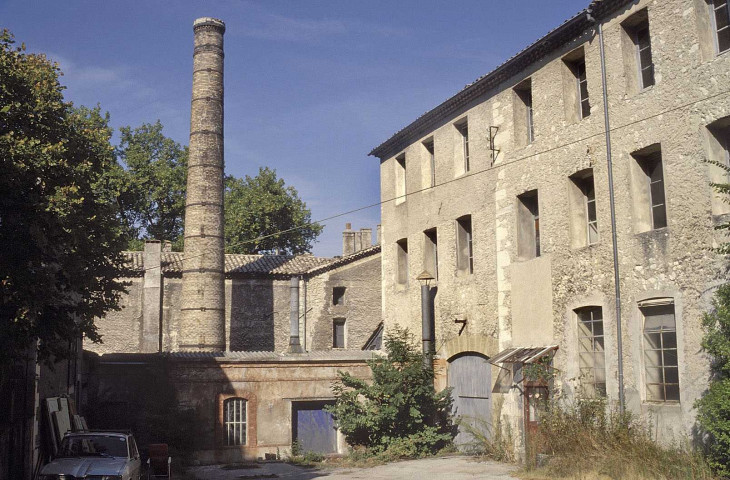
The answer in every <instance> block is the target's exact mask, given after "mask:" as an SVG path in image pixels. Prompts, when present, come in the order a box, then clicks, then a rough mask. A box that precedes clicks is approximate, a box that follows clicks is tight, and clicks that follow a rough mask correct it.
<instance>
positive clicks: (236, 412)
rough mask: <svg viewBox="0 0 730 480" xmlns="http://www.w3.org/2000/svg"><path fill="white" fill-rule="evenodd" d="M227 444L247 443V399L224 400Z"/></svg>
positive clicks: (224, 424) (224, 423)
mask: <svg viewBox="0 0 730 480" xmlns="http://www.w3.org/2000/svg"><path fill="white" fill-rule="evenodd" d="M223 427H224V429H225V432H226V445H246V400H245V399H243V398H229V399H227V400H225V401H224V402H223Z"/></svg>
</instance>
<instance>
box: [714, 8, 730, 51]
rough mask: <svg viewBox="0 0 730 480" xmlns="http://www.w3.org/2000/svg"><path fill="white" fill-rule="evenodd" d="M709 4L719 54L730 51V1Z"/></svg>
mask: <svg viewBox="0 0 730 480" xmlns="http://www.w3.org/2000/svg"><path fill="white" fill-rule="evenodd" d="M709 3H710V8H711V13H712V15H711V17H712V27H713V30H714V31H715V41H716V48H717V52H718V53H723V52H725V51H727V50H729V49H730V9H729V7H728V0H711V1H710V2H709Z"/></svg>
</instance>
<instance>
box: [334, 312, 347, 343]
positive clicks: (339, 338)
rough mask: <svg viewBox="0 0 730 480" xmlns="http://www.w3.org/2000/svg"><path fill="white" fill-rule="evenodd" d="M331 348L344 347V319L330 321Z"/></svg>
mask: <svg viewBox="0 0 730 480" xmlns="http://www.w3.org/2000/svg"><path fill="white" fill-rule="evenodd" d="M332 348H345V319H344V318H335V319H334V320H333V321H332Z"/></svg>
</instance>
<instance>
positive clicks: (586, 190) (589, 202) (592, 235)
mask: <svg viewBox="0 0 730 480" xmlns="http://www.w3.org/2000/svg"><path fill="white" fill-rule="evenodd" d="M581 191H582V192H583V196H584V198H585V202H586V224H587V227H588V233H587V235H588V236H587V237H586V238H587V239H588V245H593V244H594V243H597V242H598V217H597V215H596V189H595V187H594V184H593V176H592V175H591V176H590V177H586V178H584V179H583V181H582V182H581Z"/></svg>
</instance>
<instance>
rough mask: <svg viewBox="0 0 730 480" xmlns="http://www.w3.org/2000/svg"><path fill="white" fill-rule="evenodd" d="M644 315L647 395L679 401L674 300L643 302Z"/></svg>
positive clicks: (652, 399) (652, 398)
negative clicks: (672, 301)
mask: <svg viewBox="0 0 730 480" xmlns="http://www.w3.org/2000/svg"><path fill="white" fill-rule="evenodd" d="M640 308H641V313H642V314H643V315H644V372H645V383H646V399H647V400H648V401H653V402H679V368H678V358H677V328H676V321H675V318H674V303H671V299H667V300H665V301H659V300H653V301H649V302H644V304H643V305H640Z"/></svg>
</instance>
